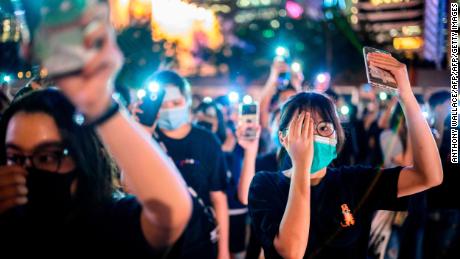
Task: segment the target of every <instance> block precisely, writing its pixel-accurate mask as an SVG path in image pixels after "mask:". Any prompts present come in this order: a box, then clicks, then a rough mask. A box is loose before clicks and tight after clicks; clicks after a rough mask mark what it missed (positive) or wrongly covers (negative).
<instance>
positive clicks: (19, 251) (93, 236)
mask: <svg viewBox="0 0 460 259" xmlns="http://www.w3.org/2000/svg"><path fill="white" fill-rule="evenodd" d="M19 211H20V208H18V209H12V210H10V211H8V212H6V213H5V214H3V215H0V250H1V251H2V252H1V253H2V256H1V257H2V258H23V257H30V256H33V257H36V258H41V257H42V256H45V257H47V258H50V257H51V258H55V257H56V258H57V257H60V258H66V257H82V258H86V257H92V256H103V257H104V258H119V257H125V258H130V257H133V256H134V257H136V258H161V256H162V254H163V252H161V251H155V250H154V249H152V248H151V247H150V246H149V245H148V243H147V241H146V240H145V237H144V234H143V232H142V229H141V223H140V217H141V211H142V207H141V205H140V204H139V202H138V201H137V200H136V199H135V198H134V197H132V196H128V197H125V198H122V199H119V200H113V202H111V203H106V204H100V205H99V206H97V208H96V207H95V208H94V211H91V212H90V213H85V214H83V215H84V216H82V215H80V216H76V217H73V218H72V217H71V219H69V220H68V221H66V223H63V222H61V223H56V221H53V222H46V220H36V218H34V220H33V223H32V222H31V221H28V220H25V218H24V216H22V215H23V214H21V213H20V212H19Z"/></svg>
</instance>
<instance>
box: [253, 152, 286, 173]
mask: <svg viewBox="0 0 460 259" xmlns="http://www.w3.org/2000/svg"><path fill="white" fill-rule="evenodd" d="M278 170H280V167H279V166H278V158H277V152H276V151H273V152H270V153H267V154H264V155H261V156H258V157H257V160H256V172H261V171H267V172H276V171H278Z"/></svg>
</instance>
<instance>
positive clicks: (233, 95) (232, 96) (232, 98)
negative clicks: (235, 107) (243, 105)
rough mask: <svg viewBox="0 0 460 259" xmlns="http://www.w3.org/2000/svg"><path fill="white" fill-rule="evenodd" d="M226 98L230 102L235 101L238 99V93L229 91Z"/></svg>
mask: <svg viewBox="0 0 460 259" xmlns="http://www.w3.org/2000/svg"><path fill="white" fill-rule="evenodd" d="M228 100H229V101H230V102H231V103H237V102H239V101H240V95H239V94H238V93H237V92H230V93H229V94H228Z"/></svg>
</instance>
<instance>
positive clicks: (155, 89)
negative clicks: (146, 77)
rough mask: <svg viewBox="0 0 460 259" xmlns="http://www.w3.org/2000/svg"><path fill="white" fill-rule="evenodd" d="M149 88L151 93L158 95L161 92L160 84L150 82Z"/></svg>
mask: <svg viewBox="0 0 460 259" xmlns="http://www.w3.org/2000/svg"><path fill="white" fill-rule="evenodd" d="M148 88H149V91H150V92H153V93H156V92H158V91H159V90H160V84H158V83H157V82H150V83H149V87H148Z"/></svg>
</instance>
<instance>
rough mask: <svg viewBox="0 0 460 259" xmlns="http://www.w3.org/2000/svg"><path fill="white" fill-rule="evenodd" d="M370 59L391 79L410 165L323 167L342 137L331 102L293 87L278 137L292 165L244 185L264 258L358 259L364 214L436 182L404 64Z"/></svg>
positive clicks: (436, 161) (427, 136) (432, 150)
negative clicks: (409, 145)
mask: <svg viewBox="0 0 460 259" xmlns="http://www.w3.org/2000/svg"><path fill="white" fill-rule="evenodd" d="M369 61H370V63H371V65H374V66H376V67H379V68H382V69H385V70H388V71H390V72H391V73H392V74H393V75H394V76H395V78H396V80H397V82H398V92H399V99H400V102H401V104H402V106H403V109H404V112H405V115H406V118H407V127H408V137H409V138H410V139H411V141H412V149H413V150H412V152H413V165H412V166H407V167H395V168H388V169H381V168H378V167H375V168H371V167H363V166H352V167H337V168H333V167H331V166H329V165H330V163H331V162H332V160H334V158H335V157H336V156H337V151H338V150H340V147H341V146H342V144H343V142H344V133H343V129H342V127H341V126H340V121H339V118H338V116H337V112H336V107H335V105H334V104H333V102H332V101H331V100H330V99H329V98H327V97H326V96H324V95H322V94H319V93H315V92H304V93H299V94H297V95H296V96H294V97H292V98H291V99H289V100H288V101H287V102H286V103H285V104H284V106H283V107H282V109H281V118H280V124H279V125H280V126H279V138H280V142H281V144H282V145H283V147H284V149H285V151H286V152H287V155H288V156H287V158H289V159H290V160H291V164H292V166H291V167H290V168H289V169H287V170H285V171H281V172H279V173H272V172H259V173H257V174H256V175H255V176H254V178H253V180H252V183H251V186H250V190H249V214H250V217H251V220H252V223H253V224H254V229H255V231H256V234H257V236H258V238H259V240H260V242H261V243H262V246H263V249H264V252H265V257H266V258H366V252H367V246H368V239H369V230H370V226H371V220H372V215H373V213H374V212H375V211H376V210H382V209H386V210H396V209H399V208H403V207H404V206H407V205H405V204H404V203H405V202H404V200H405V199H399V198H401V197H403V196H408V195H411V194H415V193H418V192H421V191H424V190H426V189H429V188H431V187H433V186H436V185H439V184H440V183H441V182H442V178H443V173H442V167H441V162H440V158H439V154H438V151H437V147H436V142H435V141H434V139H433V137H432V134H431V132H430V128H429V126H428V124H427V122H426V120H425V119H424V117H423V115H422V112H421V110H420V107H419V105H418V103H417V100H416V98H415V96H414V94H413V92H412V89H411V87H410V83H409V80H408V75H407V70H406V67H405V65H404V64H402V63H400V62H398V61H397V60H396V59H394V58H393V57H392V56H391V55H387V54H377V53H375V54H369Z"/></svg>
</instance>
